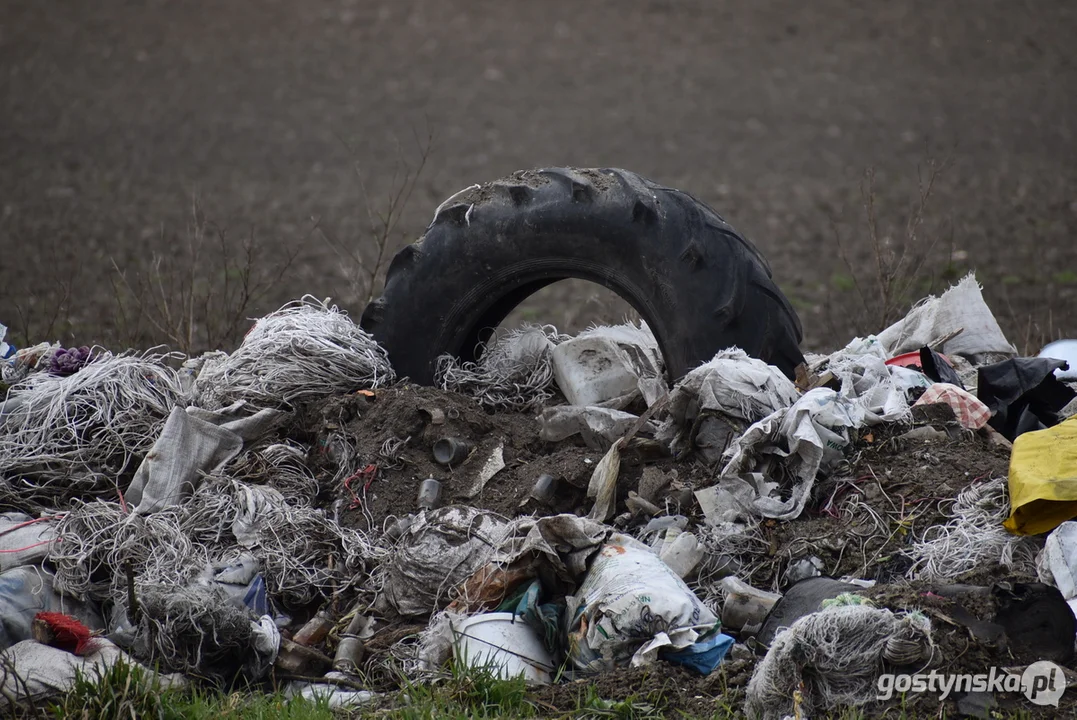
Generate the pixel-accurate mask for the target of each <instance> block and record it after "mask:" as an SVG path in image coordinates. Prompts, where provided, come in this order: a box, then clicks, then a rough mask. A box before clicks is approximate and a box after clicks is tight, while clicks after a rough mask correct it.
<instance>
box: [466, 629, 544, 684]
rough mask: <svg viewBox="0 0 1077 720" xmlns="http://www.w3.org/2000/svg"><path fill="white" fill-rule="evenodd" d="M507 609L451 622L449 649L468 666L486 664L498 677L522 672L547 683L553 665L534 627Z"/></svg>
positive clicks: (533, 679)
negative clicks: (451, 633) (451, 630)
mask: <svg viewBox="0 0 1077 720" xmlns="http://www.w3.org/2000/svg"><path fill="white" fill-rule="evenodd" d="M514 618H515V615H513V613H508V612H500V613H484V614H482V615H472V616H471V617H469V618H465V619H464V620H460V621H457V622H455V623H453V626H452V629H453V653H454V654H455V656H456V659H457V660H461V661H463V662H466V663H467V665H468V666H470V667H487V668H488V669H489V670H490V671H491V672H492V673H494V674H496V675H497V676H498V677H500V678H502V679H506V680H507V679H509V678H514V677H518V676H519V675H523V676H524V679H525V680H527V681H528V682H532V683H539V684H542V685H548V684H549V683H550V681H551V672H552V671H553V669H554V667H555V666H554V662H553V659H552V658H551V657H550V654H549V653H548V652H546V648H545V647H544V646H543V644H542V640H540V639H539V637H538V635H536V634H535V631H534V630H532V629H531V628H530V627H528V626H527V625H526V624H525V623H524V622H523V620H520V619H516V621H515V622H514V621H513V619H514Z"/></svg>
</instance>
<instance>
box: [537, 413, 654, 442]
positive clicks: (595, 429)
mask: <svg viewBox="0 0 1077 720" xmlns="http://www.w3.org/2000/svg"><path fill="white" fill-rule="evenodd" d="M638 421H639V417H638V416H636V415H633V414H632V413H628V412H624V411H623V410H612V409H610V408H602V407H593V406H592V407H584V406H579V405H555V406H554V407H548V408H545V409H544V410H543V411H542V415H540V416H539V425H540V426H541V430H540V431H539V437H541V438H542V439H543V440H545V441H546V442H560V441H561V440H564V439H566V438H570V437H572V436H573V435H576V434H579V435H582V436H583V439H584V440H585V441H587V442H588V443H589V444H594V443H596V442H597V441H596V438H601V439H602V440H604V441H606V442H607V443H612V442H614V441H615V440H617V438H619V437H623V436H624V435H625V433H627V432H628V431H629V430H630V429H631V428H632V426H633V425H635V424H636V423H637V422H638ZM642 429H643V430H645V431H650V432H653V431H654V427H653V425H651V424H650V423H647V424H645V425H644V426H643V428H642Z"/></svg>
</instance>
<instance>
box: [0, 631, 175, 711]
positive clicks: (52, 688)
mask: <svg viewBox="0 0 1077 720" xmlns="http://www.w3.org/2000/svg"><path fill="white" fill-rule="evenodd" d="M118 662H123V663H126V664H128V665H131V666H138V667H141V668H142V670H143V671H144V672H145V673H146V675H147V676H148V677H151V678H152V677H155V678H156V679H157V680H158V681H159V683H160V685H159V687H160V688H161V689H162V690H164V689H168V688H180V687H184V686H185V685H186V684H187V680H186V678H184V677H183V676H182V675H179V674H172V675H157V674H155V673H154V672H153V670H151V669H149V668H147V667H145V666H142V665H140V664H139V663H137V662H135V660H134V659H132V658H131V656H130V655H128V654H127V653H125V652H123V651H122V650H120V649H119V648H118V647H116V646H115V645H113V644H112V643H111V642H109V641H108V640H105V639H103V638H97V639H95V640H94V641H93V645H92V647H91V648H90V650H89V652H87V653H86V654H85V655H74V654H72V653H69V652H67V651H65V650H60V649H59V648H54V647H51V646H49V645H42V644H41V643H38V642H35V641H33V640H24V641H22V642H20V643H17V644H16V645H13V646H11V647H10V648H8V649H7V650H5V651H4V652H2V653H0V668H2V669H0V709H2V710H4V711H11V710H14V709H15V708H18V707H22V708H25V707H26V706H27V705H29V704H30V703H35V704H39V703H41V702H42V701H44V700H47V699H48V698H51V697H55V696H57V695H62V694H64V693H66V692H69V691H70V690H71V689H72V688H74V687H75V680H76V678H77V677H78V675H79V673H81V674H82V675H83V676H84V677H88V678H91V679H92V678H95V677H99V676H100V675H101V674H103V673H105V672H107V671H108V669H109V668H111V667H112V666H113V665H115V664H116V663H118Z"/></svg>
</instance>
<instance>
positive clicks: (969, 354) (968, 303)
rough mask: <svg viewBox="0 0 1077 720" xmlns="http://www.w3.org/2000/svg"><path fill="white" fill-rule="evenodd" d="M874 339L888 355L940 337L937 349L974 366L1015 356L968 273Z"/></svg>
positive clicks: (911, 348) (935, 340) (922, 344)
mask: <svg viewBox="0 0 1077 720" xmlns="http://www.w3.org/2000/svg"><path fill="white" fill-rule="evenodd" d="M958 331H960V332H958ZM954 333H957V334H956V335H954ZM948 337H949V339H946V338H948ZM878 339H879V342H881V343H882V344H883V345H884V346H885V347H886V348H887V350H888V351H889V354H890V355H891V356H894V355H901V354H903V353H907V352H913V351H916V350H919V349H920V348H922V347H924V346H934V345H936V344H937V343H938V342H939V341H940V340H944V339H945V342H943V343H942V345H941V347H939V348H938V350H939V352H941V353H942V354H944V355H947V356H949V355H957V356H961V357H964V358H966V359H967V360H969V361H970V362H972V363H973V364H974V365H978V364H982V362H984V361H985V360H986V361H988V362H990V361H991V360H992V359H998V357H999V356H1001V357H1014V356H1016V355H1017V349H1016V348H1015V347H1014V346H1013V345H1012V344H1011V343H1010V342H1009V341H1008V340H1007V339H1006V336H1005V335H1004V334H1003V333H1002V328H1000V327H999V324H998V321H997V320H995V316H994V314H992V312H991V309H990V308H989V307H988V306H987V303H986V302H984V299H983V293H982V291H981V288H980V285H979V283H977V282H976V276H975V275H974V274H972V273H970V274H969V275H967V276H965V277H964V278H963V279H962V280H961V281H960V282H959V283H958V284H957V285H954V286H953V287H951V288H950V289H948V290H947V291H946V292H944V293H943V294H942V295H941V296H940V297H937V298H936V297H929V298H927V299H925V300H924V301H922V302H921V303H919V304H917V306H916V307H914V308H913V309H912V310H911V311H909V313H908V314H907V315H906V316H905V317H904V318H903V319H901V320H899V321H898V322H896V323H894V324H893V325H891V326H890V327H888V328H887V329H886V330H883V331H882V332H881V333H879V334H878Z"/></svg>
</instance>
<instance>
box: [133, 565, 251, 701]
mask: <svg viewBox="0 0 1077 720" xmlns="http://www.w3.org/2000/svg"><path fill="white" fill-rule="evenodd" d="M137 598H138V604H139V622H138V629H137V636H138V637H139V638H140V640H141V643H140V646H142V647H143V648H144V649H143V652H142V653H140V654H144V655H145V660H147V661H148V662H153V663H159V664H160V665H161V668H162V669H163V670H165V671H168V672H182V673H184V674H189V675H196V676H200V677H204V678H208V679H210V680H214V681H228V680H231V679H232V678H233V677H234V675H235V674H236V673H237V671H238V670H239V669H240V667H241V666H242V665H244V664H245V663H247V662H249V661H250V660H251V658H250V657H249V656H250V655H251V653H252V647H251V640H252V625H251V614H250V612H249V611H248V610H246V609H244V608H240V607H238V606H236V605H235V604H234V603H233V602H232V601H231V600H230V599H229V598H228V597H227V595H225V593H224V592H223V591H222V590H221V589H220V588H219V587H216V586H213V585H187V586H175V585H170V584H164V585H160V584H152V583H140V584H139V587H138V593H137ZM122 606H123V607H124V608H125V609H126V603H122Z"/></svg>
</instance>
